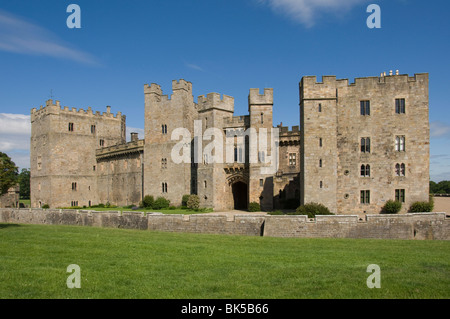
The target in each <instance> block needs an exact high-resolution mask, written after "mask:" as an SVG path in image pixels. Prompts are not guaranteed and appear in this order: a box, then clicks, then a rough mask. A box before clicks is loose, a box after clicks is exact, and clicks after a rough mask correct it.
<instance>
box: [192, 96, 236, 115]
mask: <svg viewBox="0 0 450 319" xmlns="http://www.w3.org/2000/svg"><path fill="white" fill-rule="evenodd" d="M198 107H199V111H200V112H202V111H206V110H211V109H219V110H223V111H228V112H234V97H232V96H228V95H225V94H224V95H223V96H222V97H221V96H220V94H219V93H208V94H207V95H206V96H204V95H200V96H199V97H198Z"/></svg>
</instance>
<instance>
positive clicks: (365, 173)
mask: <svg viewBox="0 0 450 319" xmlns="http://www.w3.org/2000/svg"><path fill="white" fill-rule="evenodd" d="M361 177H370V165H369V164H367V165H364V164H363V165H361Z"/></svg>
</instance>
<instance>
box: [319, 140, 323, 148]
mask: <svg viewBox="0 0 450 319" xmlns="http://www.w3.org/2000/svg"><path fill="white" fill-rule="evenodd" d="M319 146H320V147H322V146H323V143H322V138H319Z"/></svg>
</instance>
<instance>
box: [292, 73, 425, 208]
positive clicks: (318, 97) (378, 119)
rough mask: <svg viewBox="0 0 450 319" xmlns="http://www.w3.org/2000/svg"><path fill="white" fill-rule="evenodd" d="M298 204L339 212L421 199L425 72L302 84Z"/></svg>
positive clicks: (313, 79) (325, 79) (313, 80)
mask: <svg viewBox="0 0 450 319" xmlns="http://www.w3.org/2000/svg"><path fill="white" fill-rule="evenodd" d="M300 123H301V141H300V145H301V169H300V176H301V178H300V183H301V184H300V186H301V187H300V188H301V203H302V204H305V203H309V202H317V203H322V204H324V205H325V206H327V207H328V208H329V209H330V210H331V211H332V212H333V213H338V214H358V215H364V214H369V213H370V214H378V213H380V211H381V208H382V207H383V206H384V204H385V203H386V201H388V200H398V201H400V202H401V203H402V207H403V208H402V212H406V211H407V210H408V208H409V207H410V205H411V203H412V202H414V201H427V200H428V188H429V138H430V135H429V119H428V74H416V75H415V76H414V77H409V76H408V75H399V74H395V75H389V76H384V75H382V76H381V77H367V78H357V79H355V82H354V83H352V84H349V83H348V80H347V79H343V80H336V78H335V77H334V76H324V77H323V80H322V82H320V83H319V82H317V81H316V77H311V76H307V77H303V78H302V80H301V82H300Z"/></svg>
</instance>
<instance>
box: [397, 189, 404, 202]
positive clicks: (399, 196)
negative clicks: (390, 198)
mask: <svg viewBox="0 0 450 319" xmlns="http://www.w3.org/2000/svg"><path fill="white" fill-rule="evenodd" d="M395 200H396V201H397V202H400V203H404V202H405V190H404V189H396V190H395Z"/></svg>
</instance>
